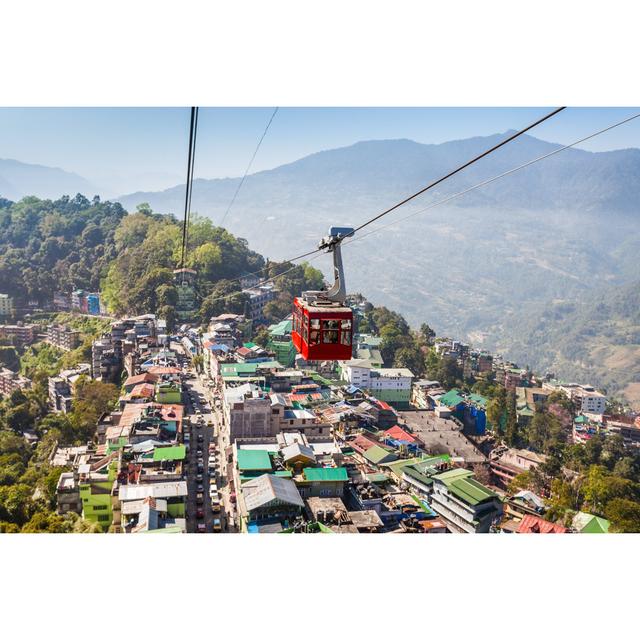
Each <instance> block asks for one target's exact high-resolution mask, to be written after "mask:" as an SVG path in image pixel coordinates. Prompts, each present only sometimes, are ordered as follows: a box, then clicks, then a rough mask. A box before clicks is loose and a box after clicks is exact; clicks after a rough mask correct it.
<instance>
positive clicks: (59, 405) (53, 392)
mask: <svg viewBox="0 0 640 640" xmlns="http://www.w3.org/2000/svg"><path fill="white" fill-rule="evenodd" d="M83 375H84V376H90V375H91V365H90V364H88V363H81V364H79V365H78V366H77V367H76V368H75V369H66V370H64V371H61V372H60V373H59V374H58V375H57V376H52V377H51V378H49V404H50V405H51V408H52V409H53V411H55V412H62V413H68V412H69V411H71V406H72V403H73V392H74V387H75V384H76V382H77V381H78V378H79V377H80V376H83Z"/></svg>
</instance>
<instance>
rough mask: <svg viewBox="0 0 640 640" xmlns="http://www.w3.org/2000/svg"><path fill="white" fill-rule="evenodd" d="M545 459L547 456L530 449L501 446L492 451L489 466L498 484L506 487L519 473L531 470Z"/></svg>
mask: <svg viewBox="0 0 640 640" xmlns="http://www.w3.org/2000/svg"><path fill="white" fill-rule="evenodd" d="M545 459H546V458H545V456H543V455H540V454H538V453H535V452H533V451H529V450H528V449H513V448H511V449H510V448H507V447H501V448H498V449H495V450H494V451H493V452H492V454H491V458H490V460H489V466H490V469H491V473H492V474H493V477H494V480H495V482H496V484H497V485H498V486H501V487H503V488H505V489H506V488H507V487H508V485H509V483H510V482H511V481H512V480H513V479H514V478H515V477H516V476H517V475H519V474H521V473H524V472H525V471H530V470H531V469H533V468H535V467H537V466H538V465H540V464H542V463H543V462H544V461H545Z"/></svg>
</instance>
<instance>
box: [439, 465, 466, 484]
mask: <svg viewBox="0 0 640 640" xmlns="http://www.w3.org/2000/svg"><path fill="white" fill-rule="evenodd" d="M472 475H473V471H469V469H459V468H457V469H449V471H443V472H442V473H439V474H438V475H437V476H435V477H436V478H437V479H438V480H440V481H442V482H444V483H445V484H448V483H449V482H453V481H454V480H457V479H458V478H468V477H469V476H472Z"/></svg>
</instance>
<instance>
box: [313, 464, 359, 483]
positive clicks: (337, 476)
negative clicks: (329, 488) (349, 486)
mask: <svg viewBox="0 0 640 640" xmlns="http://www.w3.org/2000/svg"><path fill="white" fill-rule="evenodd" d="M302 475H303V476H304V479H305V480H308V481H309V482H347V481H348V480H349V474H348V473H347V470H346V469H345V468H344V467H307V468H305V469H303V470H302Z"/></svg>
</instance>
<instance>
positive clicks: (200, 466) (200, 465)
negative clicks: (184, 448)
mask: <svg viewBox="0 0 640 640" xmlns="http://www.w3.org/2000/svg"><path fill="white" fill-rule="evenodd" d="M198 473H204V466H203V465H202V464H201V463H200V462H198Z"/></svg>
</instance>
